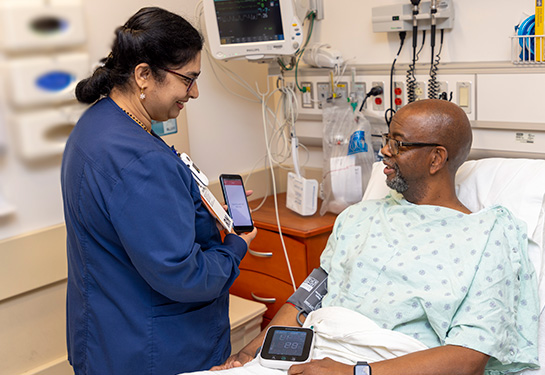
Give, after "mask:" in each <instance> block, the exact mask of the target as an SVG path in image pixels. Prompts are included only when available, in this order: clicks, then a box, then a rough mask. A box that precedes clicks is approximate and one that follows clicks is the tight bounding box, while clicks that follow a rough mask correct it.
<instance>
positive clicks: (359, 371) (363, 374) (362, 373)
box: [354, 363, 371, 375]
mask: <svg viewBox="0 0 545 375" xmlns="http://www.w3.org/2000/svg"><path fill="white" fill-rule="evenodd" d="M354 375H371V367H370V366H369V365H368V364H367V363H365V364H360V363H358V364H357V365H356V366H354Z"/></svg>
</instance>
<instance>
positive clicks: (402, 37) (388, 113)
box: [360, 31, 407, 128]
mask: <svg viewBox="0 0 545 375" xmlns="http://www.w3.org/2000/svg"><path fill="white" fill-rule="evenodd" d="M405 36H407V32H406V31H401V32H400V33H399V50H398V51H397V55H396V57H395V58H394V61H393V62H392V68H391V69H390V108H388V109H387V110H386V112H384V119H385V120H386V124H387V125H388V128H390V122H391V121H392V117H393V116H394V113H395V110H394V70H395V65H396V61H397V58H398V57H399V54H400V53H401V50H402V49H403V44H404V42H405ZM360 111H361V109H360ZM388 116H389V117H388Z"/></svg>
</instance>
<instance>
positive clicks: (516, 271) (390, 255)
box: [213, 100, 540, 375]
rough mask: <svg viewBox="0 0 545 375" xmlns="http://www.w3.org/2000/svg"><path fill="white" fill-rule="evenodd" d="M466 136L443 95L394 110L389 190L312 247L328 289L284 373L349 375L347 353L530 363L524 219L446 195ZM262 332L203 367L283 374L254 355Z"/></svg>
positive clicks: (533, 359)
mask: <svg viewBox="0 0 545 375" xmlns="http://www.w3.org/2000/svg"><path fill="white" fill-rule="evenodd" d="M471 140H472V135H471V128H470V124H469V122H468V120H467V116H466V115H465V113H464V112H463V111H462V110H461V109H460V108H459V107H458V106H456V105H455V104H453V103H450V102H447V101H441V100H422V101H418V102H415V103H411V104H409V105H407V106H405V107H403V108H402V109H401V110H399V111H398V112H397V114H396V115H395V116H394V118H393V120H392V123H391V126H390V129H389V133H388V134H387V135H385V136H384V137H383V148H382V153H383V155H384V157H385V158H384V164H385V166H386V168H385V169H384V173H385V174H386V183H387V185H388V187H390V188H391V189H393V190H392V191H391V193H390V194H389V195H388V196H387V197H386V198H384V199H380V200H366V201H362V202H361V203H358V204H355V205H353V206H351V207H349V208H348V209H346V210H345V211H344V212H342V213H341V214H340V215H339V217H338V218H337V221H336V223H335V226H334V229H333V233H332V235H331V236H330V238H329V241H328V244H327V246H326V248H325V250H324V252H323V254H322V256H321V267H322V268H323V269H324V270H325V271H326V272H327V273H328V275H329V277H328V291H327V294H326V296H325V297H324V299H323V301H322V308H320V309H318V310H316V311H313V312H311V313H310V314H309V315H308V317H307V319H306V321H305V322H304V326H307V327H312V328H313V329H314V330H315V332H316V342H315V349H314V352H313V358H314V359H315V360H313V361H312V362H310V363H306V364H300V365H294V366H292V367H291V368H290V369H289V371H288V373H289V374H315V375H319V374H339V375H340V374H346V375H350V374H354V373H355V372H354V364H355V363H356V362H358V361H366V362H369V363H370V366H371V370H372V373H373V375H380V374H386V373H391V374H403V375H411V374H419V375H423V374H434V375H436V374H482V373H487V374H503V373H512V372H518V371H521V370H524V369H535V368H538V366H539V362H538V337H537V336H538V334H537V332H538V317H539V309H540V307H539V299H538V295H537V281H536V272H535V270H534V268H533V266H532V264H531V262H530V260H529V258H528V253H527V244H528V237H527V233H526V224H525V223H524V222H523V221H521V220H518V219H517V218H515V217H514V215H513V214H512V213H511V212H510V211H509V210H508V209H506V208H504V207H502V206H498V205H496V206H491V207H487V208H484V209H481V210H479V211H477V212H471V210H470V209H468V208H467V206H465V205H464V204H462V202H461V201H460V200H459V199H458V197H457V196H456V189H455V180H454V177H455V174H456V172H457V170H458V168H459V167H460V166H461V165H462V163H463V162H464V161H465V160H466V158H467V155H468V153H469V149H470V146H471ZM297 313H298V310H297V308H296V307H294V306H293V305H290V304H285V305H284V306H283V307H282V308H281V309H280V311H279V312H278V314H277V315H276V316H275V318H274V319H273V321H272V322H271V325H289V326H296V325H298V324H297V320H296V316H297ZM263 337H264V332H262V333H261V335H260V336H258V337H257V338H256V339H255V340H253V341H252V342H251V343H250V344H248V345H247V346H246V347H245V348H244V349H242V350H241V351H240V352H239V353H237V354H234V355H233V356H231V357H230V358H229V359H228V360H227V361H226V362H225V363H224V364H223V365H221V366H218V367H215V368H213V370H216V371H219V373H223V372H226V373H229V374H232V375H238V374H240V375H243V374H282V373H285V371H282V370H273V369H269V368H264V367H262V366H261V365H260V363H259V361H258V360H256V359H254V357H255V355H256V352H257V351H258V349H259V347H260V345H261V343H262V341H263ZM242 365H244V366H242ZM241 366H242V367H241ZM216 374H218V373H217V372H216Z"/></svg>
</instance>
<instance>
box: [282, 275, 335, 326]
mask: <svg viewBox="0 0 545 375" xmlns="http://www.w3.org/2000/svg"><path fill="white" fill-rule="evenodd" d="M326 294H327V272H325V271H324V270H323V269H322V268H321V267H320V268H315V269H314V270H312V272H311V273H310V275H308V277H307V278H306V279H305V281H303V283H302V284H301V285H300V286H299V288H297V290H296V291H295V293H293V294H292V295H291V297H290V298H288V301H287V302H288V303H291V304H292V305H294V306H295V307H296V308H297V309H298V310H299V311H302V312H303V313H305V315H306V314H308V313H310V312H311V311H314V310H317V309H319V308H320V307H322V299H323V298H324V296H325V295H326Z"/></svg>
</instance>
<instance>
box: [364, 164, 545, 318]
mask: <svg viewBox="0 0 545 375" xmlns="http://www.w3.org/2000/svg"><path fill="white" fill-rule="evenodd" d="M383 169H384V164H383V163H381V162H377V163H374V165H373V170H372V172H371V178H370V180H369V184H368V185H367V190H366V191H365V194H364V195H363V199H364V200H366V199H378V198H383V197H385V196H386V195H387V194H388V192H389V191H390V189H389V188H388V186H386V177H385V175H384V173H383ZM456 193H457V195H458V198H459V199H460V201H461V202H462V203H463V204H464V205H465V206H466V207H467V208H469V209H470V210H471V211H473V212H476V211H479V210H481V209H482V208H484V207H488V206H491V205H494V204H501V205H502V206H505V207H506V208H508V209H509V210H510V211H511V212H512V213H513V214H514V215H515V216H516V217H518V218H519V219H521V220H523V221H524V222H526V225H527V226H528V236H529V238H530V241H529V246H528V253H529V257H530V260H531V261H532V263H533V264H534V267H535V269H536V274H537V277H538V280H539V297H540V301H541V303H540V309H541V310H542V309H543V306H544V304H545V285H543V284H545V283H542V280H541V278H542V276H543V274H544V271H543V262H542V260H543V249H544V237H545V201H544V198H545V160H539V159H536V160H533V159H503V158H489V159H481V160H470V161H466V162H465V163H464V164H463V165H462V166H461V167H460V169H459V170H458V173H457V174H456Z"/></svg>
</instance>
